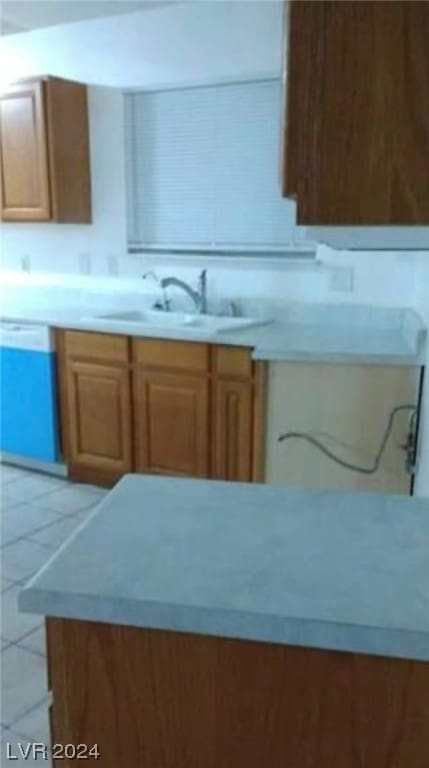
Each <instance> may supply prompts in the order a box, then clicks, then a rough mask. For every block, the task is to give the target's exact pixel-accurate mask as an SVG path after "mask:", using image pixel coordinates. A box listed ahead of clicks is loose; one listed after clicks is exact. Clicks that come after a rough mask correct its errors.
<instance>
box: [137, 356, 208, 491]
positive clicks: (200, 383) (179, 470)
mask: <svg viewBox="0 0 429 768" xmlns="http://www.w3.org/2000/svg"><path fill="white" fill-rule="evenodd" d="M133 376H134V379H133V391H134V424H135V462H136V470H137V471H138V472H154V473H157V474H166V475H183V476H185V477H208V475H209V438H208V430H209V423H208V407H209V398H208V380H207V378H206V377H205V376H193V375H190V374H186V373H183V374H182V373H169V372H165V371H161V370H145V371H138V370H137V371H135V372H134V374H133Z"/></svg>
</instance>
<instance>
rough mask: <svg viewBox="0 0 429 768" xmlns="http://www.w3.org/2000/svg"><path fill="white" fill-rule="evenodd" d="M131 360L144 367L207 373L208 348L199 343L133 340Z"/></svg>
mask: <svg viewBox="0 0 429 768" xmlns="http://www.w3.org/2000/svg"><path fill="white" fill-rule="evenodd" d="M132 360H133V362H134V363H139V364H142V365H144V366H146V367H153V368H172V369H181V370H186V371H201V372H205V373H208V367H209V348H208V345H207V344H202V343H199V342H189V341H169V340H167V339H162V340H160V339H133V340H132Z"/></svg>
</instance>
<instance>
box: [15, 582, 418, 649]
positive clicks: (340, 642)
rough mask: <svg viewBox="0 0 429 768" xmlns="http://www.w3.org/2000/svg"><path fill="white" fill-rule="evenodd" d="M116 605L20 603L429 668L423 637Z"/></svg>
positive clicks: (25, 599) (29, 608)
mask: <svg viewBox="0 0 429 768" xmlns="http://www.w3.org/2000/svg"><path fill="white" fill-rule="evenodd" d="M114 603H115V605H114V606H113V605H112V601H110V600H109V599H108V598H94V597H93V596H90V597H89V596H87V595H79V594H76V595H73V594H67V595H63V594H61V593H60V592H54V591H49V590H43V589H37V588H36V587H31V586H29V587H24V588H23V589H22V591H21V592H20V594H19V597H18V604H19V607H20V609H21V610H22V611H23V612H24V613H36V614H42V615H44V616H47V617H52V618H64V619H74V620H79V621H92V622H100V623H105V624H106V623H107V624H113V625H123V626H130V627H136V628H140V629H154V630H157V629H158V630H167V631H171V632H186V633H191V634H197V635H209V636H214V637H223V638H227V639H236V640H247V641H253V642H263V643H273V644H280V645H292V646H299V647H305V648H313V649H319V650H327V651H339V652H345V653H357V654H361V655H373V656H383V657H392V658H398V659H409V660H414V661H421V662H429V633H426V632H419V631H412V630H404V629H392V628H383V627H370V626H360V625H353V624H342V623H334V622H329V621H322V620H315V619H300V618H299V617H280V616H273V615H260V614H255V613H249V612H245V611H243V612H240V611H225V610H222V609H212V608H204V607H199V606H183V605H175V604H167V603H165V604H164V603H163V604H160V603H155V602H149V601H135V600H128V599H118V598H115V600H114ZM255 625H257V626H255Z"/></svg>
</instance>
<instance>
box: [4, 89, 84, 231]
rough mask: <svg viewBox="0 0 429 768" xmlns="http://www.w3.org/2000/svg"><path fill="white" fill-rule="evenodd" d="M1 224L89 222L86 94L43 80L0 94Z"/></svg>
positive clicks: (81, 90) (79, 90)
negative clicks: (9, 222) (20, 222)
mask: <svg viewBox="0 0 429 768" xmlns="http://www.w3.org/2000/svg"><path fill="white" fill-rule="evenodd" d="M0 149H1V215H2V219H3V221H56V222H64V223H65V222H70V223H73V222H74V223H89V222H91V189H90V171H89V133H88V109H87V89H86V86H85V85H81V84H80V83H73V82H69V81H68V80H60V79H58V78H51V77H49V78H46V79H38V80H32V81H28V82H22V83H16V84H14V85H11V86H9V87H8V88H6V89H5V90H2V91H1V92H0Z"/></svg>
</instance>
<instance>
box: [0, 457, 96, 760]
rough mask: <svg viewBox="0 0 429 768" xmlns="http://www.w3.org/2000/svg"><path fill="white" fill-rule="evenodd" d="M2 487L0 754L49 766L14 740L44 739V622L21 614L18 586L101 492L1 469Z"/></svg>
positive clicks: (5, 467) (46, 740) (2, 757)
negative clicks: (28, 755) (24, 751)
mask: <svg viewBox="0 0 429 768" xmlns="http://www.w3.org/2000/svg"><path fill="white" fill-rule="evenodd" d="M0 488H1V578H2V582H1V625H0V626H1V710H0V722H1V755H0V764H1V766H2V767H3V766H4V767H5V768H7V766H9V765H10V766H11V768H12V767H13V768H20V766H21V765H22V766H27V767H28V766H32V765H38V766H50V761H49V760H41V758H40V757H39V758H38V759H37V760H32V759H26V760H24V759H22V758H21V759H19V758H18V759H15V760H12V759H8V757H7V743H9V744H10V747H9V753H10V754H13V755H16V756H19V746H18V744H19V742H20V743H21V744H22V745H23V747H25V745H26V744H27V743H28V742H44V743H46V744H49V727H48V701H49V698H48V692H47V686H46V651H45V636H44V627H43V620H42V617H40V616H35V615H30V614H24V613H21V612H20V611H19V610H18V606H17V596H18V594H19V590H20V589H21V588H22V586H23V585H24V584H25V583H26V581H28V579H29V578H30V576H32V575H33V574H34V573H35V572H36V571H37V570H38V569H39V568H40V567H41V566H42V565H43V564H44V563H45V562H46V560H47V559H48V558H49V557H50V556H51V555H52V553H53V552H55V550H56V549H58V547H59V546H60V545H61V544H62V543H63V541H64V540H65V539H66V538H67V537H68V536H70V534H71V533H73V531H74V530H75V528H76V527H77V526H78V525H80V523H81V522H82V521H83V520H84V519H85V517H86V516H87V515H88V514H89V512H90V511H91V510H92V508H93V507H94V506H95V505H96V504H97V503H98V501H99V500H100V498H101V496H102V495H104V493H105V491H103V490H102V489H100V488H95V487H94V486H90V485H76V484H74V483H69V482H68V481H67V480H64V479H61V478H57V477H53V476H48V475H42V474H40V473H36V472H30V471H28V470H24V469H19V468H17V467H12V466H10V465H5V464H3V465H1V467H0Z"/></svg>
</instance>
